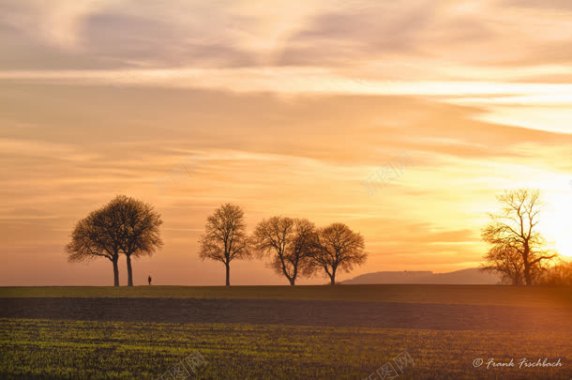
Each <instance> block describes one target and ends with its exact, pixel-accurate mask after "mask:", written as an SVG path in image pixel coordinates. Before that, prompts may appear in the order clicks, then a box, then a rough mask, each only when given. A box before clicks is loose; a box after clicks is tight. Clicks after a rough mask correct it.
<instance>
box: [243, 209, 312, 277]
mask: <svg viewBox="0 0 572 380" xmlns="http://www.w3.org/2000/svg"><path fill="white" fill-rule="evenodd" d="M315 235H316V228H315V226H314V224H313V223H311V222H310V221H308V220H306V219H293V218H287V217H279V216H274V217H272V218H269V219H265V220H263V221H262V222H260V223H259V224H258V225H257V226H256V230H255V231H254V234H253V243H254V246H255V248H256V249H257V250H258V251H259V252H261V254H263V255H269V256H271V257H272V267H273V268H274V270H275V271H276V273H278V274H282V275H284V276H285V277H286V278H287V279H288V282H289V283H290V285H291V286H294V285H296V279H297V278H298V276H299V275H300V274H306V275H308V274H311V273H312V272H313V269H314V266H313V265H311V256H312V252H313V251H312V249H313V248H314V245H313V244H314V242H315V240H316V237H315Z"/></svg>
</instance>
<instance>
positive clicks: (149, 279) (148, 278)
mask: <svg viewBox="0 0 572 380" xmlns="http://www.w3.org/2000/svg"><path fill="white" fill-rule="evenodd" d="M151 280H152V279H151V275H149V277H147V282H148V283H149V286H151Z"/></svg>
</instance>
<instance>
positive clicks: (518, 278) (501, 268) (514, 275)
mask: <svg viewBox="0 0 572 380" xmlns="http://www.w3.org/2000/svg"><path fill="white" fill-rule="evenodd" d="M485 261H486V264H483V265H482V266H481V269H482V270H484V271H492V272H497V273H500V274H501V276H502V282H503V283H510V284H512V285H517V286H520V285H523V284H524V269H523V265H522V258H521V255H520V253H519V252H518V250H516V249H515V248H513V247H505V246H502V245H495V246H493V247H492V248H491V249H490V250H489V251H488V253H487V255H486V256H485Z"/></svg>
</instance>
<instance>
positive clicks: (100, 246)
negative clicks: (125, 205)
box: [66, 208, 121, 286]
mask: <svg viewBox="0 0 572 380" xmlns="http://www.w3.org/2000/svg"><path fill="white" fill-rule="evenodd" d="M118 227H119V226H118V224H117V221H116V220H113V219H112V218H110V217H109V215H108V214H107V213H106V212H105V209H104V208H101V209H99V210H96V211H93V212H91V213H90V214H89V215H88V216H87V217H86V218H84V219H82V220H80V221H79V222H78V223H77V225H76V226H75V228H74V230H73V232H72V237H71V242H70V243H69V244H68V245H67V246H66V251H67V252H68V255H69V256H68V260H69V261H70V262H83V261H89V260H91V259H94V258H97V257H105V258H106V259H108V260H109V261H111V263H112V264H113V285H114V286H119V269H118V266H117V263H118V261H119V252H120V250H121V239H120V237H119V228H118Z"/></svg>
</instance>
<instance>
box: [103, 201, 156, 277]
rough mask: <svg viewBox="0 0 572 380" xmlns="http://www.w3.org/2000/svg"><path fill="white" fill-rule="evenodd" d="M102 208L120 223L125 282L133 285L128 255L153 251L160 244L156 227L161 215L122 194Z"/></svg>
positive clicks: (146, 205) (150, 207) (140, 254)
mask: <svg viewBox="0 0 572 380" xmlns="http://www.w3.org/2000/svg"><path fill="white" fill-rule="evenodd" d="M105 209H106V212H107V213H109V215H110V217H111V218H113V219H114V220H116V221H117V223H118V225H119V236H120V240H119V241H120V246H121V252H122V253H123V254H124V255H125V259H126V263H127V285H128V286H133V268H132V266H131V257H132V256H133V257H140V256H143V255H152V254H153V253H154V252H155V251H156V250H157V249H158V248H160V247H161V246H162V245H163V242H162V240H161V236H160V230H159V227H160V226H161V224H163V222H162V220H161V216H160V215H159V214H158V213H157V212H155V211H154V210H153V207H152V206H150V205H148V204H146V203H144V202H142V201H139V200H137V199H133V198H130V197H126V196H124V195H120V196H118V197H116V198H115V199H113V200H112V201H111V202H109V204H108V205H107V206H106V208H105Z"/></svg>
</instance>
